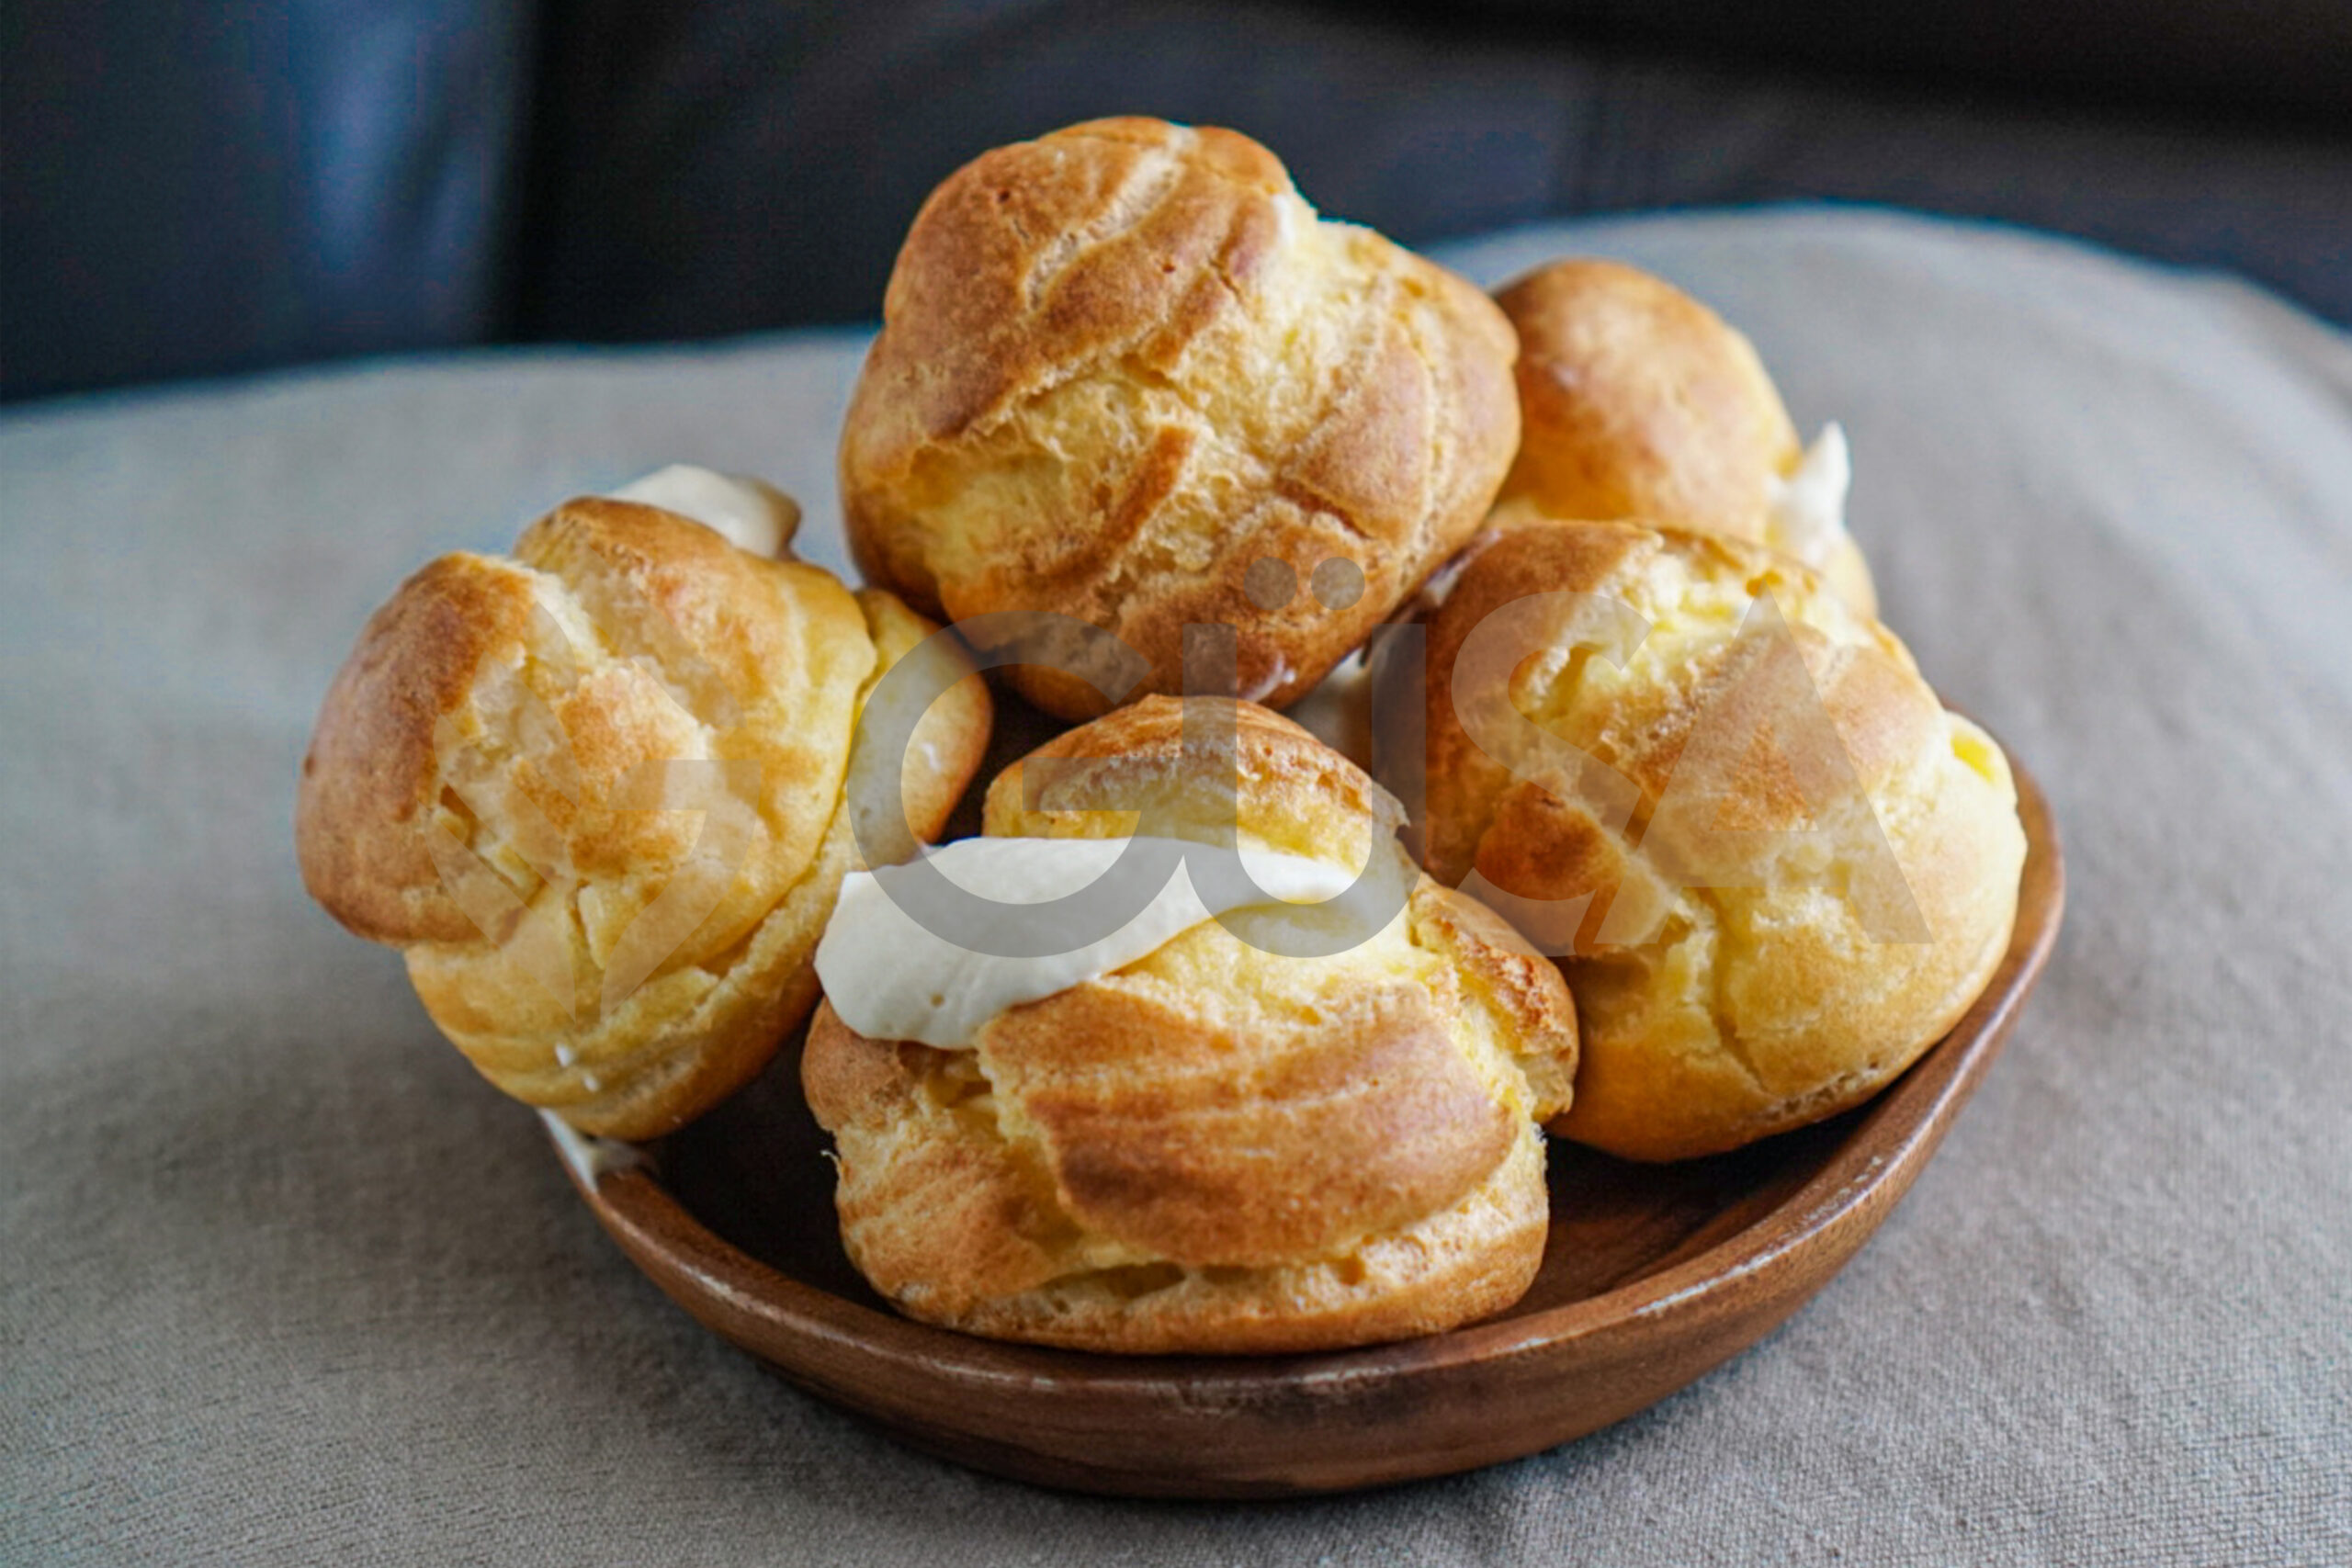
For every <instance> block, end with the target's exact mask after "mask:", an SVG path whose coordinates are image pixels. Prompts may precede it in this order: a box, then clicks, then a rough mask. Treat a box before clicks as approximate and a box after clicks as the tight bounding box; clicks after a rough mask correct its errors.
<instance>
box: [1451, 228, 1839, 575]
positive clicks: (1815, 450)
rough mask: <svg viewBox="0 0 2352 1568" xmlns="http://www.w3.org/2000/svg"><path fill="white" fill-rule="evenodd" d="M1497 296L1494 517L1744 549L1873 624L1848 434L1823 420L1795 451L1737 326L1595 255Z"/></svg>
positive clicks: (1555, 266) (1767, 381) (1784, 417)
mask: <svg viewBox="0 0 2352 1568" xmlns="http://www.w3.org/2000/svg"><path fill="white" fill-rule="evenodd" d="M1495 299H1496V302H1497V303H1498V304H1499V305H1501V306H1502V309H1503V313H1504V314H1505V315H1507V316H1509V317H1510V322H1511V325H1512V327H1513V328H1514V329H1516V330H1517V332H1518V333H1519V343H1520V355H1519V364H1518V367H1517V371H1516V374H1517V376H1518V381H1519V402H1520V412H1521V422H1522V429H1521V434H1520V446H1519V456H1518V458H1517V460H1516V461H1514V462H1513V463H1512V465H1511V471H1510V478H1509V479H1507V480H1506V481H1505V482H1504V484H1503V489H1502V494H1501V498H1500V499H1501V502H1502V504H1503V506H1504V508H1505V514H1506V516H1510V515H1512V514H1516V513H1519V512H1520V511H1521V510H1522V509H1523V510H1524V511H1525V512H1526V513H1532V514H1535V515H1542V516H1548V517H1556V518H1570V519H1578V520H1584V521H1590V522H1610V521H1613V520H1617V519H1621V518H1630V519H1639V520H1644V521H1647V522H1652V523H1657V524H1661V525H1666V526H1668V527H1675V528H1682V529H1687V530H1689V531H1691V532H1692V533H1700V534H1716V535H1721V536H1724V537H1727V538H1734V539H1749V540H1753V541H1755V542H1757V543H1758V544H1763V545H1767V546H1770V547H1771V548H1773V549H1776V550H1779V551H1781V553H1783V554H1785V555H1790V556H1793V557H1795V558H1797V559H1798V560H1800V561H1802V562H1804V564H1805V565H1807V566H1809V567H1812V568H1814V569H1815V570H1817V571H1819V572H1821V573H1822V574H1823V575H1824V576H1826V578H1827V579H1828V580H1829V582H1830V584H1831V586H1832V587H1834V588H1836V589H1837V590H1838V592H1839V593H1841V594H1843V595H1844V596H1845V598H1846V602H1847V603H1848V604H1851V605H1853V606H1854V607H1855V608H1856V609H1858V610H1860V611H1861V612H1862V613H1863V614H1865V615H1874V614H1876V613H1877V604H1878V601H1877V596H1876V591H1875V590H1874V589H1873V588H1872V586H1871V573H1870V567H1869V564H1868V563H1867V562H1865V561H1864V560H1863V558H1862V553H1861V549H1860V547H1859V546H1858V545H1856V544H1855V542H1854V536H1853V535H1852V534H1850V533H1849V532H1848V531H1847V529H1846V525H1845V500H1846V490H1847V484H1848V480H1849V457H1848V455H1847V448H1846V436H1845V433H1844V431H1842V430H1841V429H1840V428H1839V427H1838V426H1837V425H1835V424H1832V425H1829V426H1828V427H1827V428H1826V429H1825V430H1824V431H1823V432H1822V434H1821V435H1820V437H1819V439H1817V440H1816V441H1815V443H1814V445H1813V446H1812V447H1811V448H1810V449H1806V448H1802V447H1800V446H1798V443H1797V433H1796V427H1795V426H1794V425H1793V424H1792V423H1790V422H1789V412H1788V410H1787V408H1785V407H1784V406H1783V405H1782V404H1781V393H1780V389H1778V388H1776V387H1774V386H1773V384H1772V378H1771V377H1770V376H1769V375H1767V374H1766V373H1765V370H1764V363H1763V361H1762V360H1760V359H1759V358H1758V357H1757V354H1756V349H1755V347H1754V345H1752V344H1749V342H1748V341H1747V338H1746V337H1744V336H1743V335H1741V333H1739V332H1738V331H1737V330H1736V329H1735V328H1733V327H1732V326H1730V325H1729V324H1728V323H1726V322H1725V321H1724V320H1723V319H1722V318H1721V317H1720V316H1717V315H1716V314H1715V313H1714V312H1713V310H1708V309H1707V307H1705V306H1704V305H1702V304H1701V303H1699V301H1697V300H1696V299H1691V296H1689V295H1688V294H1685V293H1683V292H1682V290H1680V289H1679V288H1675V287H1674V286H1673V285H1672V284H1670V283H1668V282H1667V281H1666V280H1665V279H1663V278H1659V277H1654V276H1651V275H1650V274H1648V273H1645V272H1643V271H1641V270H1639V269H1638V268H1635V267H1631V266H1626V265H1623V264H1621V263H1618V262H1611V261H1600V260H1597V259H1592V258H1576V259H1571V260H1566V261H1557V262H1554V263H1552V264H1551V265H1548V266H1544V267H1541V268H1538V269H1537V270H1536V271H1534V272H1532V273H1529V274H1528V275H1527V276H1524V277H1522V278H1521V279H1519V280H1518V281H1517V282H1515V283H1513V284H1511V285H1510V286H1509V287H1508V288H1503V289H1501V290H1499V291H1498V293H1497V294H1496V296H1495Z"/></svg>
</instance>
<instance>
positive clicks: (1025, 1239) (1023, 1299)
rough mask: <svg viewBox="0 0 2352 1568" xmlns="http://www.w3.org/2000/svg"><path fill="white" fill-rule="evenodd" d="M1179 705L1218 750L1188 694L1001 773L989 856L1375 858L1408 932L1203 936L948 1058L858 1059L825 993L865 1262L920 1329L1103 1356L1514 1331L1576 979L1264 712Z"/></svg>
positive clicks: (841, 1140)
mask: <svg viewBox="0 0 2352 1568" xmlns="http://www.w3.org/2000/svg"><path fill="white" fill-rule="evenodd" d="M1189 700H1190V701H1191V702H1193V703H1196V704H1209V703H1216V704H1217V705H1218V712H1219V714H1220V716H1223V717H1229V719H1230V724H1229V727H1227V728H1225V729H1224V737H1223V739H1218V740H1215V741H1211V742H1208V743H1202V742H1201V741H1200V738H1199V736H1198V735H1197V734H1196V736H1195V744H1194V745H1193V747H1192V748H1191V749H1190V750H1187V749H1186V748H1185V747H1184V745H1183V744H1182V733H1183V730H1184V728H1185V727H1184V721H1183V713H1182V710H1183V706H1184V705H1183V704H1182V703H1180V702H1178V701H1176V700H1174V699H1170V698H1164V697H1154V698H1148V699H1147V700H1145V701H1144V702H1142V703H1140V704H1137V705H1133V706H1131V707H1128V708H1125V709H1121V710H1120V711H1118V712H1116V713H1114V714H1113V715H1111V716H1108V717H1106V718H1103V719H1102V720H1100V721H1098V722H1096V723H1094V724H1091V725H1089V726H1086V727H1084V728H1080V729H1077V730H1074V731H1072V732H1070V733H1069V734H1068V735H1065V736H1063V737H1061V738H1060V739H1057V740H1055V741H1053V742H1051V743H1049V744H1048V745H1046V747H1043V748H1041V749H1040V750H1038V751H1036V752H1035V753H1032V755H1031V757H1029V758H1028V759H1024V761H1023V762H1020V763H1016V764H1015V765H1014V766H1013V767H1012V768H1011V769H1008V770H1007V771H1006V772H1005V773H1003V774H1002V775H1001V776H1000V777H999V778H998V779H997V781H996V782H995V784H993V785H992V786H991V788H990V789H989V795H988V801H987V810H986V814H985V825H986V833H987V835H988V836H989V840H1001V839H1026V840H1033V841H1036V840H1066V839H1073V838H1092V839H1102V838H1117V837H1122V836H1125V835H1126V834H1128V833H1129V832H1132V831H1135V830H1136V822H1137V820H1138V814H1140V818H1141V820H1142V821H1143V822H1144V824H1145V830H1146V831H1148V832H1150V833H1154V834H1159V835H1167V836H1170V837H1174V838H1179V839H1182V840H1190V841H1193V842H1198V843H1204V844H1226V845H1232V844H1235V843H1237V842H1245V843H1248V844H1250V845H1251V846H1253V847H1254V849H1255V850H1257V851H1258V852H1264V853H1280V854H1287V855H1292V856H1297V857H1304V858H1306V859H1311V860H1315V861H1318V862H1322V863H1329V864H1332V865H1336V866H1339V867H1342V868H1345V870H1346V871H1347V872H1348V873H1349V874H1355V873H1360V872H1363V870H1364V869H1365V868H1366V866H1367V864H1368V863H1374V862H1375V861H1376V865H1375V867H1374V870H1375V871H1376V872H1377V873H1378V874H1380V875H1384V876H1387V877H1388V878H1389V880H1390V882H1391V884H1392V885H1393V886H1395V888H1396V889H1397V893H1398V897H1397V899H1396V900H1395V907H1394V908H1393V912H1384V913H1382V914H1380V915H1379V916H1378V917H1377V918H1376V919H1375V921H1374V922H1371V923H1373V924H1374V925H1375V926H1376V929H1374V930H1373V931H1371V932H1370V934H1369V935H1368V936H1366V937H1365V938H1364V939H1363V940H1362V941H1360V942H1355V944H1354V945H1352V946H1345V947H1343V948H1342V950H1340V951H1338V952H1335V953H1330V954H1329V955H1328V956H1304V957H1297V956H1283V953H1282V952H1281V951H1280V950H1281V949H1283V947H1284V946H1285V942H1284V941H1283V937H1284V935H1285V933H1291V934H1296V933H1299V932H1312V931H1313V930H1314V928H1315V927H1316V926H1317V922H1320V921H1324V920H1327V919H1330V918H1331V916H1330V913H1329V910H1326V909H1319V908H1316V907H1312V906H1307V905H1302V904H1285V903H1275V902H1267V903H1264V904H1261V905H1259V906H1257V907H1254V908H1245V909H1240V910H1237V911H1235V912H1234V913H1233V914H1232V915H1231V916H1229V917H1227V919H1224V920H1218V919H1206V920H1204V921H1202V922H1201V923H1199V924H1195V925H1193V926H1192V927H1190V928H1189V929H1187V930H1184V931H1181V932H1180V933H1178V934H1177V935H1175V936H1174V937H1172V938H1171V939H1170V940H1167V941H1166V942H1163V943H1162V944H1161V945H1159V946H1158V947H1156V948H1155V949H1153V950H1152V951H1150V952H1148V953H1146V954H1145V955H1144V956H1142V957H1141V958H1138V959H1135V960H1133V961H1130V962H1127V963H1125V964H1121V965H1119V966H1118V967H1116V968H1114V969H1112V970H1110V971H1109V972H1106V973H1102V974H1099V975H1096V976H1092V977H1091V978H1087V979H1084V980H1081V981H1079V982H1078V983H1075V984H1071V985H1069V986H1068V987H1066V988H1064V989H1062V990H1059V991H1057V992H1055V993H1053V994H1051V995H1047V996H1044V997H1042V998H1038V999H1035V1000H1031V1001H1026V1002H1022V1003H1019V1004H1018V1005H1014V1006H1011V1007H1008V1008H1006V1009H1005V1010H1003V1011H1001V1012H1000V1013H998V1014H996V1015H995V1016H993V1017H991V1018H989V1019H988V1020H987V1021H984V1022H982V1023H981V1024H979V1025H978V1028H977V1029H975V1030H973V1031H972V1032H971V1034H970V1037H969V1039H968V1041H967V1043H963V1044H961V1045H958V1046H955V1047H950V1048H942V1047H938V1046H933V1045H926V1044H921V1043H914V1042H910V1041H900V1040H888V1039H873V1038H869V1037H867V1036H866V1035H864V1034H861V1033H859V1032H856V1031H855V1030H854V1029H853V1028H852V1027H851V1026H850V1025H849V1024H847V1023H845V1022H844V1021H842V1016H841V1012H842V1010H850V1011H854V1008H853V1007H851V1006H850V1004H849V1002H848V1000H847V999H846V998H841V999H839V1001H840V1006H839V1007H838V1008H837V999H836V998H828V1000H827V1001H826V1003H825V1004H824V1005H823V1006H822V1007H820V1009H819V1010H818V1013H817V1017H816V1020H815V1021H814V1023H813V1024H812V1025H811V1027H810V1031H809V1045H808V1051H807V1055H806V1056H805V1057H804V1060H803V1065H802V1079H803V1084H804V1087H805V1088H806V1090H807V1093H808V1099H809V1107H810V1109H811V1111H814V1113H815V1114H816V1116H817V1119H818V1120H819V1121H820V1122H821V1123H823V1125H824V1126H825V1127H826V1129H827V1130H828V1131H830V1132H831V1134H832V1135H833V1137H834V1140H835V1145H836V1147H837V1150H838V1161H837V1163H838V1167H839V1188H838V1193H837V1201H838V1207H839V1211H840V1218H841V1224H842V1241H843V1243H844V1246H845V1247H846V1248H847V1250H848V1252H849V1255H850V1257H851V1258H852V1260H853V1261H854V1263H855V1264H856V1265H857V1267H858V1269H860V1271H861V1272H863V1273H864V1274H865V1278H866V1279H867V1280H869V1281H871V1282H872V1284H873V1285H874V1287H875V1288H876V1290H877V1291H878V1292H881V1293H882V1295H884V1296H885V1297H886V1298H888V1300H889V1301H890V1302H891V1303H893V1304H894V1305H896V1306H897V1307H899V1309H900V1310H901V1311H903V1312H905V1313H907V1314H910V1315H911V1316H914V1317H917V1318H920V1319H922V1320H924V1321H927V1322H932V1323H936V1324H941V1325H947V1326H950V1327H954V1328H958V1329H962V1330H966V1331H968V1332H972V1333H978V1334H984V1335H990V1336H995V1337H1005V1338H1013V1339H1023V1340H1030V1341H1035V1342H1040V1343H1046V1344H1053V1345H1061V1346H1067V1347H1071V1348H1085V1349H1093V1350H1108V1351H1121V1352H1148V1353H1157V1352H1273V1351H1295V1350H1308V1349H1317V1348H1332V1347H1338V1346H1344V1345H1357V1344H1365V1343H1370V1342H1374V1341H1378V1340H1385V1339H1396V1338H1403V1337H1410V1336H1414V1335H1419V1334H1426V1333H1431V1332H1435V1331H1437V1330H1440V1329H1443V1328H1447V1327H1450V1326H1453V1325H1456V1324H1459V1323H1463V1322H1465V1321H1468V1320H1470V1319H1473V1318H1476V1317H1479V1316H1483V1315H1486V1314H1491V1313H1493V1312H1496V1311H1498V1310H1500V1309H1501V1308H1503V1307H1505V1306H1507V1305H1509V1304H1510V1303H1512V1302H1513V1301H1515V1300H1517V1299H1518V1298H1519V1296H1520V1295H1521V1293H1523V1292H1525V1290H1526V1288H1527V1286H1528V1285H1529V1283H1530V1282H1531V1281H1532V1280H1533V1278H1534V1275H1535V1272H1536V1269H1537V1266H1538V1264H1539V1263H1540V1261H1541V1259H1542V1255H1543V1248H1544V1235H1545V1231H1546V1225H1547V1222H1548V1211H1547V1203H1546V1195H1545V1190H1544V1144H1543V1139H1542V1136H1541V1134H1540V1133H1539V1131H1538V1128H1537V1123H1538V1122H1539V1121H1540V1120H1541V1119H1543V1118H1545V1117H1548V1116H1552V1115H1555V1114H1557V1113H1558V1112H1559V1111H1560V1110H1561V1109H1563V1108H1564V1107H1565V1106H1566V1104H1567V1102H1568V1098H1569V1092H1570V1091H1569V1085H1570V1079H1571V1077H1572V1075H1573V1072H1574V1068H1575V1062H1576V1039H1577V1035H1576V1021H1575V1015H1574V1010H1573V1007H1572V1005H1571V1003H1570V1001H1569V998H1568V994H1567V991H1566V987H1565V986H1564V985H1563V984H1562V982H1561V980H1560V977H1559V976H1558V974H1557V972H1556V971H1555V969H1554V968H1553V966H1552V965H1551V964H1549V963H1547V962H1546V961H1544V959H1543V958H1541V957H1540V956H1539V955H1537V954H1536V953H1533V952H1532V950H1531V949H1529V948H1528V947H1527V946H1526V945H1525V944H1524V943H1523V942H1521V941H1520V939H1519V938H1518V937H1517V936H1516V935H1515V934H1514V933H1513V932H1512V931H1511V930H1510V927H1509V926H1508V924H1506V923H1505V922H1503V921H1501V920H1500V919H1497V918H1496V917H1495V916H1494V915H1493V914H1491V913H1490V912H1489V911H1487V910H1486V909H1484V908H1481V907H1479V906H1478V905H1477V904H1476V903H1475V902H1473V901H1471V900H1469V899H1467V898H1464V897H1460V896H1458V895H1456V894H1453V893H1451V892H1449V891H1447V890H1446V889H1444V888H1442V887H1440V886H1437V885H1436V884H1435V883H1434V882H1432V881H1430V879H1429V878H1427V877H1426V876H1423V875H1421V874H1419V871H1418V869H1417V868H1415V867H1413V866H1412V865H1411V863H1409V861H1408V860H1406V859H1405V858H1404V856H1403V853H1402V850H1401V847H1400V846H1399V845H1398V844H1397V840H1396V837H1395V832H1396V829H1397V824H1398V821H1399V819H1400V816H1401V813H1400V810H1399V808H1398V807H1397V804H1396V802H1395V801H1394V800H1393V799H1391V798H1390V797H1389V796H1388V795H1386V794H1385V792H1384V791H1382V790H1380V789H1379V788H1378V786H1376V785H1375V784H1373V783H1372V781H1371V780H1370V779H1369V778H1368V777H1367V776H1366V775H1364V774H1363V773H1362V772H1361V771H1360V770H1359V769H1357V768H1356V767H1355V766H1354V765H1353V764H1352V763H1351V762H1349V761H1346V760H1345V759H1344V758H1342V757H1340V755H1339V754H1338V753H1336V752H1334V751H1332V750H1329V748H1327V747H1325V746H1324V745H1322V744H1321V743H1320V742H1319V741H1317V740H1315V739H1313V738H1312V737H1310V736H1308V735H1307V734H1306V732H1305V731H1304V730H1301V729H1299V728H1297V727H1296V726H1295V725H1293V724H1291V723H1290V722H1289V721H1287V720H1285V719H1283V718H1280V717H1278V716H1275V715H1273V714H1271V713H1269V712H1267V711H1265V710H1264V709H1262V708H1260V707H1257V706H1255V705H1250V704H1235V703H1231V702H1229V701H1224V700H1221V699H1209V698H1193V699H1189ZM1209 728H1211V729H1212V730H1214V729H1216V728H1217V727H1216V726H1211V727H1209ZM1049 760H1050V761H1052V762H1054V763H1057V764H1058V765H1057V766H1055V767H1053V768H1052V770H1051V773H1050V776H1047V777H1038V778H1035V786H1036V787H1035V789H1034V790H1033V789H1031V788H1029V787H1028V786H1029V784H1030V783H1031V782H1032V776H1033V775H1032V770H1041V771H1042V769H1043V768H1044V766H1045V764H1046V762H1047V761H1049ZM1220 774H1222V776H1223V777H1224V778H1226V779H1228V780H1232V781H1235V783H1234V784H1233V786H1232V788H1233V792H1234V793H1231V794H1225V793H1221V791H1220V788H1219V784H1218V779H1219V776H1220ZM1237 799H1238V810H1237V808H1236V802H1237ZM1112 807H1116V808H1112ZM1237 818H1238V829H1237V826H1236V821H1237ZM951 849H952V846H951ZM828 940H829V941H830V940H831V939H830V938H829V939H828ZM1325 945H1332V944H1325ZM1293 950H1294V951H1295V948H1294V949H1293Z"/></svg>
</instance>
